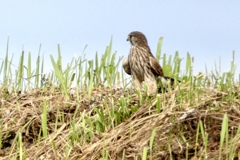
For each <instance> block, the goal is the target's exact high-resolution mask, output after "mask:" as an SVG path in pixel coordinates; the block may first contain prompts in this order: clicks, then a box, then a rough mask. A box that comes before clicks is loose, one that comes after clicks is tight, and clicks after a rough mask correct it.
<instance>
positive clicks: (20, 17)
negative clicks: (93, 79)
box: [0, 0, 240, 73]
mask: <svg viewBox="0 0 240 160" xmlns="http://www.w3.org/2000/svg"><path fill="white" fill-rule="evenodd" d="M239 8H240V1H239V0H231V1H224V0H211V1H209V0H200V1H190V0H182V1H173V0H168V1H166V0H165V1H163V0H148V1H146V0H145V1H143V0H142V1H140V0H128V1H127V0H122V1H113V0H112V1H111V0H105V1H97V0H92V1H89V0H72V1H57V0H51V1H47V0H41V1H40V0H38V1H37V0H36V1H30V0H28V1H27V0H21V1H16V0H15V1H14V0H13V1H9V0H2V1H1V2H0V60H1V58H4V55H5V51H6V44H7V39H8V37H9V38H10V45H9V53H10V54H13V53H14V57H15V58H14V59H15V60H18V59H19V57H20V53H21V51H22V48H24V51H25V52H31V54H32V55H33V58H34V56H36V55H37V54H38V49H39V44H40V43H41V44H42V51H41V54H44V57H45V59H46V60H47V59H48V60H50V58H49V55H50V54H52V55H54V56H55V57H56V55H57V44H60V46H61V51H62V57H63V60H64V62H65V63H68V62H70V60H71V58H72V57H74V55H75V54H76V55H81V53H82V51H83V49H84V47H85V45H87V49H86V50H85V52H84V53H85V54H86V56H87V58H88V59H92V58H93V57H94V55H95V53H96V52H98V53H99V54H102V53H103V52H104V50H105V47H106V46H107V45H108V44H109V41H110V38H111V36H112V37H113V51H117V55H119V56H125V57H126V56H127V55H128V52H129V49H130V45H129V43H128V42H126V38H127V35H128V33H130V32H131V31H141V32H143V33H144V34H145V35H146V36H147V39H148V42H149V46H150V48H151V50H152V52H153V54H155V53H156V48H157V43H158V39H159V38H160V37H164V40H163V46H162V52H163V53H166V54H167V55H174V53H175V52H176V51H179V53H180V56H181V57H182V58H184V57H185V56H186V54H187V52H189V53H190V55H191V56H193V57H194V71H195V73H197V72H199V71H203V72H204V71H205V64H206V65H207V67H208V70H211V69H213V68H214V65H215V63H218V62H219V58H220V57H221V68H222V71H227V70H229V68H230V62H231V60H232V51H233V50H234V51H235V61H236V63H237V67H238V68H237V73H239V72H240V66H239V65H240V9H239ZM15 63H16V65H18V61H16V62H15ZM48 65H51V64H50V63H46V67H45V68H49V66H48ZM182 69H183V70H184V66H183V68H182Z"/></svg>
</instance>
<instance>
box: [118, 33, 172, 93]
mask: <svg viewBox="0 0 240 160" xmlns="http://www.w3.org/2000/svg"><path fill="white" fill-rule="evenodd" d="M127 41H129V42H130V44H131V48H130V52H129V55H128V57H127V58H125V59H124V60H123V64H122V67H123V69H124V71H125V72H126V73H127V74H129V75H131V76H132V82H133V86H134V88H135V89H138V90H140V91H143V90H144V89H147V94H148V95H154V94H156V93H157V92H158V90H159V89H158V84H157V82H158V79H159V78H160V79H161V80H162V82H163V84H164V85H166V84H167V82H168V80H170V83H171V85H172V84H174V79H173V78H171V77H167V76H164V73H163V69H162V67H161V65H160V64H159V63H158V61H157V60H156V59H155V57H154V56H153V54H152V53H151V50H150V47H149V46H148V42H147V38H146V36H145V35H144V34H143V33H142V32H139V31H133V32H131V33H129V34H128V38H127ZM144 86H145V87H144Z"/></svg>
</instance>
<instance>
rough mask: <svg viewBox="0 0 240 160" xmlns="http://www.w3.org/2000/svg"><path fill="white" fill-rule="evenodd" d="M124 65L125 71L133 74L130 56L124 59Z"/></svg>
mask: <svg viewBox="0 0 240 160" xmlns="http://www.w3.org/2000/svg"><path fill="white" fill-rule="evenodd" d="M122 66H123V69H124V71H125V72H126V73H127V74H129V75H131V68H130V65H129V63H128V58H126V59H124V60H123V64H122Z"/></svg>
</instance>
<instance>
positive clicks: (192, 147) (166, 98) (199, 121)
mask: <svg viewBox="0 0 240 160" xmlns="http://www.w3.org/2000/svg"><path fill="white" fill-rule="evenodd" d="M161 44H162V38H160V39H159V43H158V49H157V53H156V58H157V59H158V60H159V61H160V64H161V65H162V67H163V70H164V73H165V75H167V76H172V77H174V78H176V79H181V83H179V84H176V85H175V88H174V89H173V90H168V92H164V93H161V94H158V95H156V96H153V97H143V96H142V95H140V94H139V93H138V92H136V91H134V90H133V89H132V88H131V83H129V78H126V77H125V76H126V74H125V73H124V72H123V71H122V69H121V64H120V63H121V60H122V57H121V58H117V54H116V53H112V41H110V44H109V45H108V46H107V48H106V51H105V53H103V55H102V56H101V58H100V57H99V55H98V54H96V55H95V59H94V60H87V59H85V58H84V57H79V58H73V59H72V61H71V62H70V63H68V65H67V67H66V68H63V66H62V58H61V50H60V46H58V57H57V59H54V58H53V57H52V56H50V59H51V62H52V66H53V68H54V72H53V73H50V74H49V75H45V74H43V69H44V59H41V58H40V54H39V55H38V57H37V59H36V60H35V61H33V60H32V58H31V54H28V55H27V62H28V63H27V64H24V61H25V57H26V55H25V53H24V52H23V53H22V55H21V57H20V60H19V65H18V68H17V69H15V68H13V67H12V58H9V53H8V46H7V50H6V55H5V58H4V60H3V61H2V64H1V66H0V67H1V68H0V77H1V78H2V80H1V81H2V86H1V89H0V91H1V92H0V96H1V108H0V111H1V116H0V119H1V123H2V125H1V128H0V148H1V149H2V152H0V156H1V157H2V158H3V159H26V158H30V157H31V158H33V159H39V158H43V159H180V158H184V159H192V158H195V159H212V158H217V159H221V158H222V159H233V158H236V157H238V156H239V155H238V151H239V145H238V141H239V132H240V129H239V125H238V124H239V123H238V121H239V118H238V116H239V113H240V108H239V94H238V93H239V84H238V83H239V82H235V79H234V76H235V73H234V72H235V68H236V67H235V65H234V62H232V66H231V69H230V71H229V72H226V73H223V74H220V73H218V72H217V71H212V72H211V74H210V75H204V74H199V75H197V76H194V75H192V73H193V68H192V58H191V56H190V55H189V54H187V56H186V58H184V60H185V61H183V60H182V59H181V58H180V57H179V54H178V52H176V53H175V55H174V56H167V55H166V54H161ZM40 49H41V46H40ZM40 49H39V53H40ZM233 57H234V54H233ZM34 62H35V63H36V69H33V68H32V66H33V65H32V63H34ZM183 68H185V69H183ZM71 86H77V87H71Z"/></svg>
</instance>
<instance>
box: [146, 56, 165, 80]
mask: <svg viewBox="0 0 240 160" xmlns="http://www.w3.org/2000/svg"><path fill="white" fill-rule="evenodd" d="M149 63H150V66H151V67H152V70H153V71H154V73H155V74H156V75H157V76H161V77H163V76H164V75H163V70H162V67H161V66H160V64H159V63H158V62H157V60H156V59H155V58H154V57H152V56H150V58H149Z"/></svg>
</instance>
